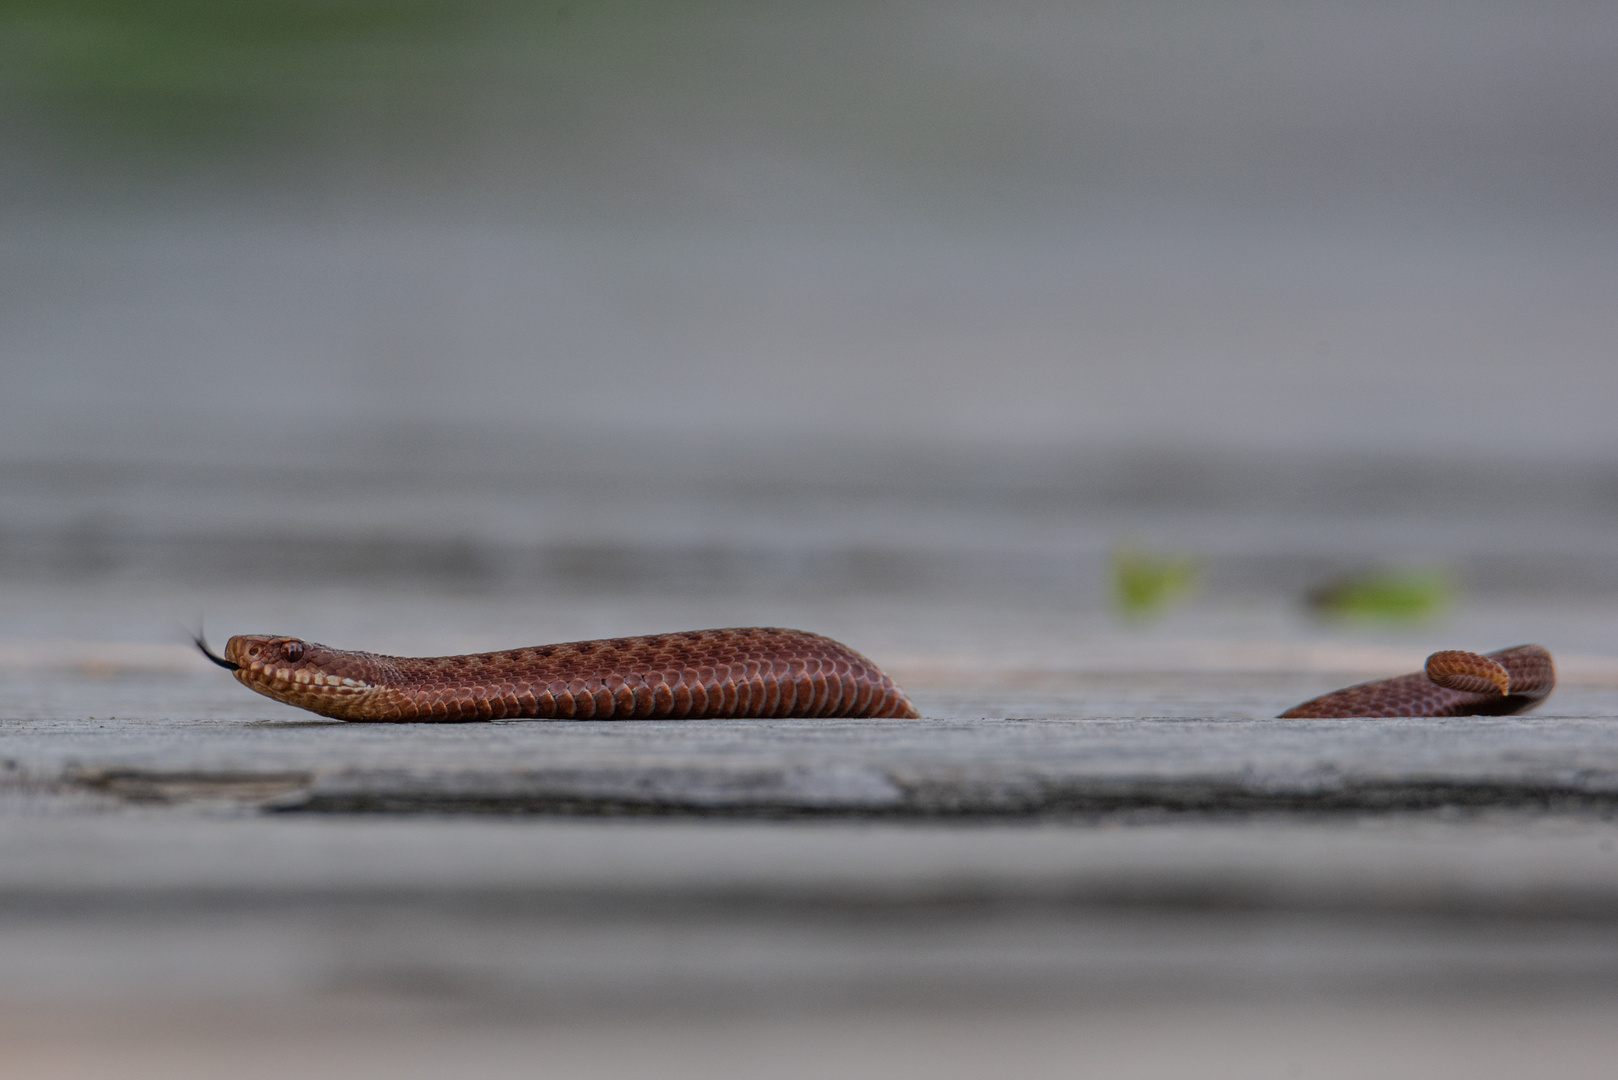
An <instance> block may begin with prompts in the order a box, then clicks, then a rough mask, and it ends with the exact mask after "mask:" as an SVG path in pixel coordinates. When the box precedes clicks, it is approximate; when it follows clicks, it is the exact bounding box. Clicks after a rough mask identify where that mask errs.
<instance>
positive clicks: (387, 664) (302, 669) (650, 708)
mask: <svg viewBox="0 0 1618 1080" xmlns="http://www.w3.org/2000/svg"><path fill="white" fill-rule="evenodd" d="M197 646H198V647H199V648H201V649H202V651H203V653H204V654H206V655H207V657H208V659H210V660H212V661H213V662H214V663H216V664H218V665H219V666H220V667H224V668H228V669H230V670H231V672H232V673H234V674H235V676H236V679H237V680H238V681H239V682H240V683H241V684H242V685H243V686H246V687H249V688H251V689H253V690H257V691H258V692H259V693H261V694H264V695H266V696H268V697H272V698H274V699H275V700H277V701H284V702H286V703H287V704H288V705H296V706H298V707H299V708H303V709H308V710H310V711H311V712H317V713H319V714H320V715H322V716H330V717H334V718H336V719H338V720H440V721H456V720H503V719H517V718H534V719H557V720H607V719H620V718H621V719H643V718H644V719H653V720H659V719H661V720H686V719H689V720H697V719H704V718H716V717H766V716H781V717H785V716H798V717H809V716H848V717H876V716H881V717H905V718H908V717H914V716H916V715H917V714H916V709H915V706H913V705H911V704H910V699H909V698H907V697H905V695H904V691H902V690H900V689H899V688H898V687H897V686H895V685H894V683H893V680H892V679H890V678H888V677H887V676H886V675H884V674H883V673H882V670H881V669H880V668H878V667H877V666H876V665H875V664H873V663H871V661H869V660H867V659H866V658H865V657H863V656H861V655H860V654H859V653H857V652H855V651H854V650H853V649H850V648H849V647H848V646H846V645H842V644H839V643H838V642H835V641H833V640H832V639H831V638H828V637H821V636H820V635H819V634H810V633H805V632H804V631H802V630H781V629H777V628H774V627H740V628H736V629H730V630H689V631H684V632H681V633H676V634H653V635H650V636H647V637H629V638H603V639H601V640H598V641H571V642H567V643H565V644H561V645H539V646H535V647H533V648H529V649H510V650H507V651H505V652H492V653H476V654H473V655H470V656H434V657H420V658H414V657H403V656H381V655H378V654H376V653H367V652H355V651H351V650H346V649H333V648H330V647H328V646H325V645H317V644H315V643H314V642H312V641H303V640H301V639H299V638H291V637H266V636H244V635H238V636H236V637H233V638H231V639H230V640H229V641H228V642H226V643H225V655H224V656H216V655H214V654H213V653H212V652H209V650H208V647H207V645H206V644H205V643H204V642H203V641H202V640H201V638H200V637H199V638H198V639H197Z"/></svg>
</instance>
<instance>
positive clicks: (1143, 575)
mask: <svg viewBox="0 0 1618 1080" xmlns="http://www.w3.org/2000/svg"><path fill="white" fill-rule="evenodd" d="M1110 568H1111V585H1112V603H1113V608H1114V610H1116V611H1117V612H1118V613H1119V614H1121V615H1123V616H1124V617H1126V618H1130V619H1144V618H1149V617H1151V616H1153V615H1158V614H1161V613H1162V612H1163V611H1165V610H1166V609H1167V608H1168V607H1169V606H1171V605H1172V604H1174V603H1176V602H1177V601H1179V600H1182V599H1184V598H1185V597H1186V596H1188V595H1190V594H1191V593H1192V592H1193V591H1194V590H1195V589H1196V586H1197V583H1198V578H1199V576H1200V567H1199V565H1198V562H1197V560H1196V559H1195V558H1192V557H1191V556H1187V555H1162V554H1156V553H1153V552H1151V551H1148V550H1146V549H1145V548H1142V547H1140V546H1138V545H1135V544H1120V545H1118V546H1117V547H1115V548H1114V549H1113V551H1112V556H1111V559H1110Z"/></svg>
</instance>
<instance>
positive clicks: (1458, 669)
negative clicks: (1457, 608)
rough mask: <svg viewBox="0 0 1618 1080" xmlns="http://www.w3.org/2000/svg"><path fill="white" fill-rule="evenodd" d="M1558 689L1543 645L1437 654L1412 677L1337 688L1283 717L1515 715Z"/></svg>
mask: <svg viewBox="0 0 1618 1080" xmlns="http://www.w3.org/2000/svg"><path fill="white" fill-rule="evenodd" d="M1555 687H1556V665H1555V664H1554V663H1552V661H1551V654H1550V653H1549V652H1547V651H1546V650H1545V649H1543V648H1541V647H1540V646H1538V645H1518V646H1515V647H1514V648H1510V649H1501V650H1500V651H1499V652H1492V653H1489V654H1488V655H1486V656H1485V655H1481V654H1479V653H1475V652H1464V651H1462V650H1459V649H1450V650H1446V651H1444V652H1435V653H1433V654H1432V655H1431V656H1429V657H1428V658H1427V666H1426V667H1425V668H1424V669H1423V670H1421V671H1417V672H1415V673H1413V674H1410V675H1400V676H1398V677H1397V678H1392V679H1378V680H1377V681H1376V682H1368V683H1360V684H1359V685H1358V686H1350V687H1346V688H1345V689H1342V690H1334V691H1332V692H1331V693H1329V694H1323V695H1322V696H1320V697H1317V698H1314V699H1312V700H1310V701H1306V702H1304V703H1303V704H1302V705H1295V706H1293V707H1292V708H1290V709H1288V710H1287V711H1286V712H1284V713H1282V714H1281V719H1284V720H1290V719H1295V718H1303V717H1320V718H1332V717H1346V716H1509V715H1511V714H1513V713H1520V712H1527V711H1528V710H1529V709H1532V708H1533V707H1534V706H1536V705H1538V704H1539V703H1540V702H1541V701H1544V700H1545V698H1546V697H1548V696H1549V695H1550V692H1551V690H1553V689H1554V688H1555Z"/></svg>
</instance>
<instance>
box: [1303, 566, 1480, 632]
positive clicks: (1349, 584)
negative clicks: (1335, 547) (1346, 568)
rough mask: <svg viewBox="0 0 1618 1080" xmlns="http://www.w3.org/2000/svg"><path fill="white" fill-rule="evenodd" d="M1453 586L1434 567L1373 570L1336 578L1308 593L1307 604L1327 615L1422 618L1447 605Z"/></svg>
mask: <svg viewBox="0 0 1618 1080" xmlns="http://www.w3.org/2000/svg"><path fill="white" fill-rule="evenodd" d="M1453 591H1454V590H1453V587H1452V585H1451V583H1450V579H1449V576H1448V575H1447V574H1445V573H1443V572H1442V571H1438V570H1415V569H1392V570H1374V571H1368V572H1366V573H1362V574H1354V575H1350V576H1347V577H1343V578H1339V579H1337V580H1336V581H1332V582H1328V583H1327V584H1325V585H1323V586H1321V587H1320V588H1318V589H1315V590H1314V591H1312V592H1311V593H1310V594H1309V598H1308V600H1309V606H1310V607H1311V608H1312V609H1313V610H1314V611H1315V612H1316V613H1318V614H1320V615H1324V616H1327V617H1330V618H1341V619H1362V620H1369V621H1377V622H1423V621H1426V620H1428V619H1433V618H1436V617H1437V616H1438V615H1440V614H1442V613H1443V612H1444V610H1445V609H1446V608H1447V607H1449V604H1450V599H1451V596H1452V595H1453Z"/></svg>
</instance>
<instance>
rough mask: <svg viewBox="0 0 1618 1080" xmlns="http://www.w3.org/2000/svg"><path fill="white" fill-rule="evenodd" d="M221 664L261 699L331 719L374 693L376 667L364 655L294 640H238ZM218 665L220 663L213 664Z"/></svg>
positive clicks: (251, 636)
mask: <svg viewBox="0 0 1618 1080" xmlns="http://www.w3.org/2000/svg"><path fill="white" fill-rule="evenodd" d="M221 659H222V660H223V661H224V662H223V663H222V664H220V666H221V667H224V666H227V665H228V666H231V667H232V674H234V675H235V676H236V681H237V682H240V683H241V684H242V685H243V686H246V687H247V688H248V689H251V690H256V691H258V692H259V693H261V694H263V695H264V696H265V697H272V698H274V699H275V700H277V701H282V702H285V703H286V704H288V705H296V706H297V707H299V708H301V709H309V710H312V711H314V712H317V713H320V714H321V715H323V716H331V715H334V713H333V711H332V710H333V709H336V708H338V707H339V706H340V705H342V706H346V707H351V706H352V703H353V700H354V699H355V698H357V697H363V696H366V695H369V694H372V693H374V692H375V691H376V689H377V688H376V682H377V679H376V661H375V660H374V659H373V658H372V657H371V656H370V654H368V653H360V652H349V651H345V650H342V649H332V648H328V647H327V646H325V645H319V644H316V643H315V642H312V641H305V640H303V639H302V638H295V637H276V636H270V635H262V634H237V635H236V636H235V637H232V638H231V639H230V640H229V641H227V642H225V655H224V656H223V657H222V658H221ZM215 663H219V660H215Z"/></svg>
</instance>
